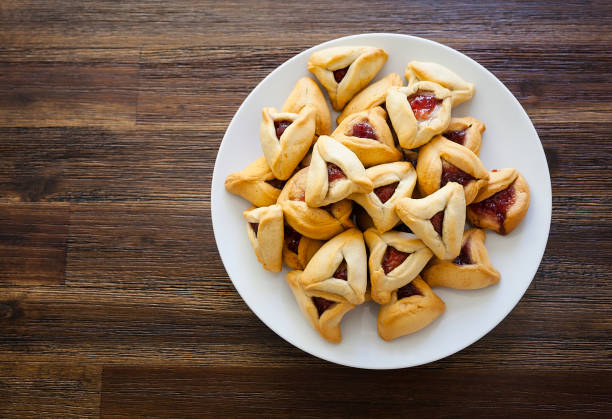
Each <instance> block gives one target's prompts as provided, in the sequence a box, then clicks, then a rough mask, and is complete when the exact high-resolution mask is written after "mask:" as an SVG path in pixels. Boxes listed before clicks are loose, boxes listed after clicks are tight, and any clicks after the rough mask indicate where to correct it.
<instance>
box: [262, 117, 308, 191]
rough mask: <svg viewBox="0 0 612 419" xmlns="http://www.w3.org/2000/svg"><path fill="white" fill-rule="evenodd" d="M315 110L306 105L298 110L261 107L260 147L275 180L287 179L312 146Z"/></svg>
mask: <svg viewBox="0 0 612 419" xmlns="http://www.w3.org/2000/svg"><path fill="white" fill-rule="evenodd" d="M315 121H316V111H315V108H313V107H312V106H310V105H307V106H304V107H303V108H302V109H301V110H300V112H299V113H297V114H296V113H289V112H281V113H279V112H277V111H276V109H274V108H263V110H262V120H261V125H260V128H259V138H260V139H261V148H262V150H263V153H264V156H265V158H266V161H267V162H268V165H269V166H270V169H271V170H272V173H274V176H275V177H276V178H277V179H281V180H286V179H289V177H290V176H291V174H292V173H293V171H294V170H295V168H296V167H297V166H298V164H300V161H301V160H302V159H303V158H304V156H305V155H306V153H308V149H309V148H310V146H311V145H312V141H313V138H314V134H315Z"/></svg>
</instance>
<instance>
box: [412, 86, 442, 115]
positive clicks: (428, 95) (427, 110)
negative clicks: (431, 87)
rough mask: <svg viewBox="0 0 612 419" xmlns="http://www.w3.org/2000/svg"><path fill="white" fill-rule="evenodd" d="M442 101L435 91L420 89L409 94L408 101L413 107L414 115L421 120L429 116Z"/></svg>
mask: <svg viewBox="0 0 612 419" xmlns="http://www.w3.org/2000/svg"><path fill="white" fill-rule="evenodd" d="M440 102H442V101H441V100H440V99H437V98H436V97H435V95H434V93H433V92H426V91H418V92H416V93H415V94H413V95H410V96H408V103H409V104H410V107H411V108H412V113H414V117H415V118H416V119H417V120H419V121H423V120H425V119H427V118H429V117H430V116H431V113H432V112H433V111H434V109H435V108H436V105H438V104H439V103H440Z"/></svg>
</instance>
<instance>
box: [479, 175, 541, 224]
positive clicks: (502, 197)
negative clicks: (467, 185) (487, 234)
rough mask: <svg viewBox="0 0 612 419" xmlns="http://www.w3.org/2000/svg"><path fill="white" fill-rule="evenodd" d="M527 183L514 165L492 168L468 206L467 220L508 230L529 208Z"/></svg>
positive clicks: (519, 220)
mask: <svg viewBox="0 0 612 419" xmlns="http://www.w3.org/2000/svg"><path fill="white" fill-rule="evenodd" d="M529 199H530V193H529V185H528V184H527V181H526V180H525V178H524V177H523V176H522V175H521V174H520V173H519V172H518V170H516V169H501V170H493V171H492V172H491V173H490V175H489V184H488V185H487V186H486V187H485V188H483V189H481V190H480V191H479V192H478V195H477V196H476V199H474V202H473V203H472V204H471V205H470V206H468V208H467V217H468V220H469V221H470V223H472V224H473V225H475V226H477V227H481V228H488V229H489V230H493V231H495V232H496V233H499V234H504V235H505V234H509V233H510V232H512V230H514V229H515V228H516V226H518V225H519V224H520V222H521V221H523V218H525V215H526V214H527V209H528V208H529Z"/></svg>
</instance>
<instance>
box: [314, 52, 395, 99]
mask: <svg viewBox="0 0 612 419" xmlns="http://www.w3.org/2000/svg"><path fill="white" fill-rule="evenodd" d="M387 57H388V54H387V53H386V52H385V50H383V49H380V48H375V47H367V46H361V47H360V46H358V47H332V48H326V49H322V50H320V51H317V52H315V53H314V54H312V55H311V56H310V59H309V60H308V71H310V72H311V73H312V74H314V75H315V76H316V77H317V79H318V80H319V82H320V83H321V84H322V85H323V87H325V89H327V93H328V94H329V99H330V101H331V103H332V106H333V108H334V109H335V110H337V111H339V110H342V108H344V105H345V104H346V103H347V102H348V101H349V100H351V98H352V97H353V96H355V94H356V93H357V92H359V91H360V90H361V89H363V88H364V87H365V86H366V85H367V84H368V83H369V82H370V80H372V79H373V78H374V77H375V76H376V74H377V73H378V72H379V71H380V69H381V68H382V66H383V65H384V64H385V62H386V61H387Z"/></svg>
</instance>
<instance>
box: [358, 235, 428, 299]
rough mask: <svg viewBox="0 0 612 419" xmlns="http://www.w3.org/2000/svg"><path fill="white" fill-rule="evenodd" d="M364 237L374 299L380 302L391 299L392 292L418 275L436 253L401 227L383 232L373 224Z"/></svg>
mask: <svg viewBox="0 0 612 419" xmlns="http://www.w3.org/2000/svg"><path fill="white" fill-rule="evenodd" d="M364 237H365V240H366V243H367V244H368V248H369V249H370V258H369V260H368V266H369V268H370V282H371V284H372V299H373V300H374V301H376V302H377V303H378V304H386V303H388V302H389V301H390V300H391V292H392V291H395V290H397V289H398V288H401V287H403V286H404V285H406V284H408V283H409V282H411V281H412V280H413V279H414V278H416V277H417V275H419V273H421V271H422V270H423V268H424V267H425V265H426V264H427V261H429V259H430V258H431V257H432V256H433V253H432V252H431V250H429V248H428V247H427V246H425V243H423V242H422V241H421V240H419V239H418V238H417V237H416V236H415V235H413V234H409V233H402V232H399V231H388V232H386V233H382V234H381V233H380V232H378V231H377V230H376V229H373V228H370V229H368V230H367V231H366V232H365V233H364Z"/></svg>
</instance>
